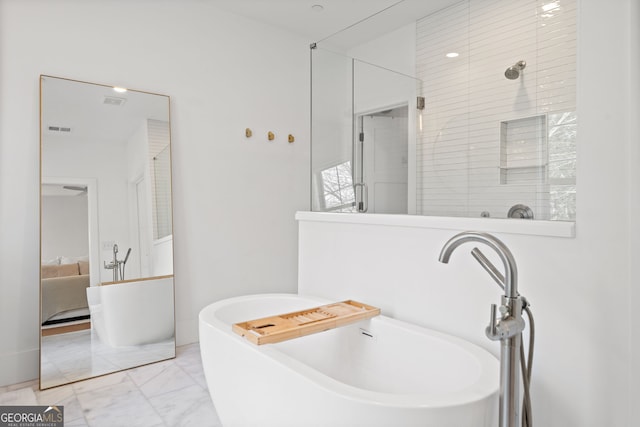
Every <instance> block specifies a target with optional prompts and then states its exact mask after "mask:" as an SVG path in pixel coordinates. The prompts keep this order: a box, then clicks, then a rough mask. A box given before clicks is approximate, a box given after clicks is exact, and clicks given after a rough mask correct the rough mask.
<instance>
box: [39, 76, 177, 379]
mask: <svg viewBox="0 0 640 427" xmlns="http://www.w3.org/2000/svg"><path fill="white" fill-rule="evenodd" d="M169 104H170V102H169V97H168V96H165V95H159V94H153V93H148V92H141V91H136V90H131V89H124V88H119V87H114V86H108V85H102V84H93V83H86V82H80V81H76V80H71V79H65V78H59V77H52V76H44V75H43V76H40V114H41V116H40V153H41V154H40V156H41V157H40V160H41V170H40V177H41V192H40V194H41V198H40V261H41V266H40V273H41V274H40V388H41V389H46V388H50V387H55V386H59V385H62V384H67V383H70V382H75V381H80V380H84V379H87V378H91V377H95V376H99V375H105V374H108V373H111V372H115V371H121V370H124V369H129V368H132V367H136V366H141V365H145V364H148V363H153V362H157V361H160V360H165V359H169V358H172V357H175V320H174V283H173V227H172V215H171V209H172V205H171V199H172V197H171V144H170V140H171V139H170V135H171V129H170V117H169Z"/></svg>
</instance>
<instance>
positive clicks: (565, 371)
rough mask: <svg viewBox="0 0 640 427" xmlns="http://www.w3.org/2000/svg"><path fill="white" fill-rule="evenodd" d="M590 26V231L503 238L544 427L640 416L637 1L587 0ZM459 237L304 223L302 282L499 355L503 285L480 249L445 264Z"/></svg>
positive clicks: (582, 164)
mask: <svg viewBox="0 0 640 427" xmlns="http://www.w3.org/2000/svg"><path fill="white" fill-rule="evenodd" d="M630 11H632V12H633V13H629V12H630ZM578 23H579V26H578V67H577V69H578V81H577V85H578V94H577V95H578V96H577V99H578V114H579V117H580V124H579V129H578V135H579V143H578V198H577V211H578V215H577V223H576V233H577V235H576V237H575V238H557V237H538V236H527V235H519V234H508V233H494V234H495V235H496V236H497V237H499V238H501V239H502V240H503V241H504V242H505V243H506V244H507V245H508V246H509V247H510V248H511V250H512V252H513V253H514V255H515V257H516V260H517V263H518V269H519V289H520V291H521V293H522V294H523V295H525V296H526V297H527V298H528V299H529V301H530V302H531V304H532V310H533V313H534V316H535V320H536V355H535V359H534V367H533V380H532V397H533V407H534V417H533V418H534V419H535V422H536V425H541V426H545V427H564V426H581V427H600V426H616V427H618V426H632V425H636V424H637V423H636V416H635V413H636V412H637V411H636V409H637V408H635V405H637V402H638V401H639V400H638V397H639V396H640V393H639V386H638V382H639V381H638V380H639V377H638V373H639V368H640V361H639V360H638V354H639V353H638V351H639V349H638V338H639V334H638V325H639V324H640V315H638V310H637V309H635V301H636V300H637V297H638V284H637V273H636V272H635V268H634V267H635V265H636V264H637V257H638V255H639V252H638V243H639V242H638V239H639V237H638V225H637V214H636V213H635V212H637V209H636V210H635V211H634V213H633V215H631V214H630V210H629V207H630V206H631V207H635V208H637V207H638V203H639V201H638V198H639V196H638V192H639V191H638V190H639V188H640V183H639V181H638V172H637V170H638V162H640V157H639V156H638V148H637V147H636V145H637V140H638V136H639V135H638V134H639V132H638V126H637V124H636V122H637V120H636V118H637V117H638V115H639V114H640V111H639V107H638V100H637V95H638V84H637V83H634V84H633V85H630V78H632V77H633V78H635V75H636V67H637V66H638V52H637V51H638V44H639V40H638V32H637V29H633V30H632V28H635V27H637V26H638V24H639V23H640V16H639V13H638V7H637V5H634V4H633V2H632V1H631V0H620V1H615V2H610V3H607V7H606V8H603V7H602V5H601V3H599V2H596V1H595V0H582V1H580V2H579V6H578ZM631 34H632V35H633V37H634V38H633V39H632V40H631V43H629V40H630V35H631ZM628 58H631V61H629V60H628ZM632 65H633V66H632ZM612 66H615V69H616V76H615V78H612V75H611V69H612ZM630 87H631V89H632V90H631V91H630V90H629V88H630ZM630 154H633V158H632V160H631V161H628V160H627V159H628V158H629V155H630ZM630 183H631V185H630ZM631 189H633V192H631V191H630V190H631ZM487 221H490V220H487ZM460 231H462V227H461V230H460ZM632 233H633V234H632ZM454 234H455V231H447V230H438V229H432V228H422V227H400V226H376V225H367V224H362V225H355V224H338V223H322V222H303V223H301V224H300V243H299V246H300V259H299V273H300V275H299V289H300V291H301V292H303V293H312V294H317V295H321V296H324V297H327V298H332V299H345V298H354V299H359V300H362V301H364V302H367V303H370V304H373V305H379V306H380V307H381V308H382V310H383V313H386V314H389V315H391V316H395V317H398V318H402V319H406V320H409V321H413V322H416V323H418V324H422V325H425V326H430V327H434V328H437V329H441V330H445V331H448V332H450V333H453V334H455V335H459V336H463V337H466V338H467V339H470V340H471V341H473V342H475V343H477V344H479V345H482V346H484V347H486V348H488V349H490V350H491V351H493V352H494V353H496V354H497V353H498V347H497V344H496V343H491V342H489V341H488V340H487V339H486V338H485V337H484V332H483V331H484V327H485V326H486V324H487V322H488V317H489V305H490V304H491V303H495V302H497V301H498V298H499V292H498V289H497V287H496V285H495V283H493V281H492V280H491V279H490V278H489V276H488V275H487V274H486V273H485V272H484V271H483V270H482V269H481V268H480V267H479V266H478V265H477V263H476V262H475V261H474V260H473V258H472V257H471V256H470V254H469V251H470V250H471V248H472V247H473V246H471V245H468V246H467V247H462V248H460V249H458V250H457V251H456V253H454V255H453V257H452V259H451V262H450V264H449V265H444V264H440V263H438V262H437V258H438V254H439V251H440V249H441V247H442V245H443V244H444V243H445V242H446V240H447V239H448V238H450V237H451V236H453V235H454ZM630 245H631V252H630V251H629V247H630ZM489 251H490V250H486V251H485V253H486V254H487V255H488V254H489ZM630 253H631V255H633V256H632V257H631V256H630ZM498 265H499V264H498ZM354 266H355V268H354ZM627 301H633V302H631V303H630V304H631V306H629V303H627ZM630 390H631V394H630V393H629V391H630ZM632 415H633V416H632Z"/></svg>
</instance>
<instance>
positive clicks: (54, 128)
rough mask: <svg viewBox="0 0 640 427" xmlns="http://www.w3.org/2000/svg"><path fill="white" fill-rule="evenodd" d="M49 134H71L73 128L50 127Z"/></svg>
mask: <svg viewBox="0 0 640 427" xmlns="http://www.w3.org/2000/svg"><path fill="white" fill-rule="evenodd" d="M49 132H71V128H68V127H63V126H49Z"/></svg>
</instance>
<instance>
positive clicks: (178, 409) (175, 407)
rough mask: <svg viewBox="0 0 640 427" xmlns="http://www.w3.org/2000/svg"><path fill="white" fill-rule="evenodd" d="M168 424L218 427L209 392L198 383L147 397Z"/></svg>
mask: <svg viewBox="0 0 640 427" xmlns="http://www.w3.org/2000/svg"><path fill="white" fill-rule="evenodd" d="M149 402H151V405H152V406H153V407H154V408H155V409H156V411H157V412H158V414H160V416H161V417H162V418H163V419H164V421H165V423H166V424H167V425H169V426H175V427H178V426H180V427H182V426H197V427H219V426H222V424H221V423H220V419H219V418H218V415H217V414H216V411H215V409H214V407H213V404H212V403H211V396H210V395H209V392H208V391H207V390H205V389H203V388H202V387H200V386H198V385H192V386H190V387H187V388H183V389H181V390H178V391H174V392H169V393H164V394H161V395H158V396H155V397H151V398H149Z"/></svg>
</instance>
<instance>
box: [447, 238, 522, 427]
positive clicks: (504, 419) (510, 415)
mask: <svg viewBox="0 0 640 427" xmlns="http://www.w3.org/2000/svg"><path fill="white" fill-rule="evenodd" d="M467 242H480V243H484V244H485V245H487V246H489V247H490V248H492V249H493V250H494V251H496V252H497V254H498V256H499V257H500V259H501V260H502V263H503V264H504V269H505V273H504V276H503V275H502V274H501V273H500V272H499V271H498V269H496V267H495V266H494V265H493V264H491V262H490V261H489V260H488V259H487V258H486V257H485V256H484V254H483V253H482V252H480V250H479V249H478V248H474V249H473V250H472V251H471V254H472V255H473V257H474V258H475V259H476V260H477V261H478V262H479V263H480V265H482V267H483V268H484V269H485V270H486V271H487V272H488V273H489V275H491V277H492V278H493V280H495V281H496V282H497V283H498V285H500V287H501V288H502V289H504V295H503V296H502V299H501V304H500V307H499V308H498V311H499V312H500V314H501V317H500V318H499V319H496V305H495V304H491V316H490V318H489V326H487V328H486V330H485V332H486V335H487V337H488V338H489V339H490V340H492V341H500V408H499V426H500V427H520V426H521V425H522V426H523V427H532V425H533V424H532V420H531V402H530V399H529V379H530V376H531V361H532V355H533V353H532V352H533V317H532V316H531V312H530V311H529V309H528V303H527V301H526V299H525V298H524V297H521V296H520V294H519V293H518V270H517V268H516V262H515V259H514V258H513V255H512V254H511V251H510V250H509V248H507V246H506V245H505V244H504V243H502V242H501V241H500V240H498V239H497V238H495V237H494V236H492V235H490V234H487V233H480V232H476V231H465V232H462V233H460V234H457V235H455V236H453V237H452V238H451V239H449V241H447V243H445V245H444V246H443V248H442V251H441V252H440V258H439V261H440V262H443V263H445V264H447V263H448V262H449V258H450V257H451V254H452V253H453V251H454V250H455V249H456V248H457V247H458V246H460V245H462V244H463V243H467ZM523 309H524V310H526V311H527V315H528V316H529V320H530V327H531V334H530V338H531V341H530V343H529V363H528V364H529V368H528V369H527V368H526V367H525V365H524V363H525V362H524V357H523V356H521V354H523V350H522V331H523V330H524V329H525V322H524V319H523V318H522V311H523ZM520 364H522V372H523V385H524V395H525V396H524V403H523V417H522V424H520V419H519V418H520V417H519V412H520V411H519V409H520V408H519V398H518V394H519V393H518V392H519V375H518V369H519V368H520V366H519V365H520ZM527 371H528V372H527Z"/></svg>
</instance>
